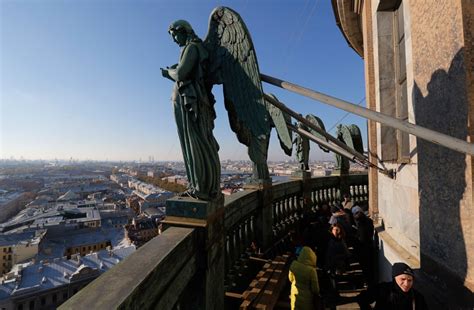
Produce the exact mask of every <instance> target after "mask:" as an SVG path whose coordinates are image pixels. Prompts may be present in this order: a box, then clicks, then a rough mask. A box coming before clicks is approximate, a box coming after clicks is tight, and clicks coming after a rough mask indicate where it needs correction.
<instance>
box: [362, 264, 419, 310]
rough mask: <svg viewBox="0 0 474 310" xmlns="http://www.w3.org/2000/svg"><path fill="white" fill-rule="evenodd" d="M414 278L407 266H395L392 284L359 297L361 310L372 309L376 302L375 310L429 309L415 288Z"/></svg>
mask: <svg viewBox="0 0 474 310" xmlns="http://www.w3.org/2000/svg"><path fill="white" fill-rule="evenodd" d="M414 277H415V274H414V272H413V270H412V269H411V268H410V267H409V266H408V265H407V264H405V263H395V264H393V267H392V279H393V280H392V282H384V283H379V284H377V285H376V286H375V287H373V288H370V287H369V289H368V290H367V291H366V292H362V293H361V294H360V295H359V296H358V297H357V299H358V303H359V306H360V308H361V309H362V310H365V309H372V308H371V306H370V304H371V303H373V302H374V301H375V309H383V310H392V309H393V310H405V309H407V310H408V309H410V310H412V309H413V310H415V309H416V310H425V309H428V307H427V305H426V302H425V299H424V297H423V295H421V294H420V293H419V292H418V291H417V290H415V289H414V288H413V280H414Z"/></svg>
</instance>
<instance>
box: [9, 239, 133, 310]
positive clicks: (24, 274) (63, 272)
mask: <svg viewBox="0 0 474 310" xmlns="http://www.w3.org/2000/svg"><path fill="white" fill-rule="evenodd" d="M135 249H136V248H135V246H133V245H131V246H128V247H124V248H120V249H114V250H102V251H99V252H97V253H93V254H89V255H86V256H84V257H80V256H79V255H74V256H72V258H71V259H65V258H58V259H54V260H51V261H46V260H44V261H41V262H37V263H29V264H23V265H16V266H15V267H14V270H13V271H12V272H11V273H9V274H8V275H6V276H5V277H4V279H3V280H2V284H1V285H0V308H1V309H5V310H23V309H24V310H26V309H55V308H57V307H58V306H59V305H61V304H62V303H64V302H65V301H66V300H67V299H69V298H70V297H71V296H73V295H74V294H76V293H77V292H78V291H79V290H80V289H81V288H83V287H84V286H86V285H87V284H88V283H89V282H91V281H93V280H94V279H95V278H97V277H98V276H99V275H100V274H102V273H104V272H106V271H107V270H109V269H110V268H112V267H113V266H115V265H116V264H118V263H119V262H121V261H122V260H123V259H125V258H126V257H127V256H129V255H130V254H132V253H133V252H134V251H135Z"/></svg>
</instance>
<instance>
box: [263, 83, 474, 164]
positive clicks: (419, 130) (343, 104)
mask: <svg viewBox="0 0 474 310" xmlns="http://www.w3.org/2000/svg"><path fill="white" fill-rule="evenodd" d="M260 77H261V79H262V81H264V82H267V83H269V84H272V85H275V86H278V87H281V88H283V89H286V90H289V91H292V92H294V93H297V94H300V95H303V96H305V97H308V98H311V99H315V100H317V101H320V102H323V103H326V104H329V105H331V106H334V107H336V108H339V109H342V110H345V111H348V112H351V113H353V114H357V115H359V116H362V117H364V118H367V119H370V120H373V121H376V122H378V123H381V124H384V125H386V126H389V127H393V128H396V129H398V130H401V131H403V132H406V133H409V134H412V135H414V136H416V137H419V138H422V139H424V140H426V141H430V142H432V143H435V144H438V145H442V146H444V147H447V148H449V149H452V150H455V151H458V152H460V153H464V154H468V155H471V156H473V155H474V144H472V143H468V142H466V141H464V140H461V139H457V138H454V137H451V136H448V135H445V134H443V133H439V132H437V131H434V130H431V129H427V128H424V127H421V126H418V125H415V124H412V123H409V122H407V121H402V120H399V119H397V118H395V117H392V116H389V115H386V114H383V113H380V112H376V111H373V110H370V109H367V108H363V107H360V106H357V105H354V104H352V103H350V102H348V101H344V100H341V99H337V98H334V97H331V96H329V95H325V94H323V93H320V92H317V91H314V90H311V89H308V88H304V87H301V86H298V85H296V84H292V83H289V82H286V81H283V80H280V79H277V78H274V77H271V76H268V75H265V74H260Z"/></svg>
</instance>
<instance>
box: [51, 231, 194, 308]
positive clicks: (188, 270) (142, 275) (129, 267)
mask: <svg viewBox="0 0 474 310" xmlns="http://www.w3.org/2000/svg"><path fill="white" fill-rule="evenodd" d="M194 231H195V230H194V229H189V228H178V227H170V228H169V229H167V230H165V231H164V232H163V234H161V235H159V236H157V237H155V238H153V239H152V240H150V241H149V242H148V243H146V244H145V245H144V246H143V247H141V248H139V249H138V250H137V251H136V252H135V253H133V254H132V255H130V256H129V257H127V258H126V259H125V260H123V261H122V262H120V263H119V264H118V265H117V266H115V267H114V268H112V269H111V270H109V271H108V272H106V273H104V274H103V275H102V276H100V277H99V278H97V279H96V280H95V281H93V282H91V283H90V284H89V285H87V286H86V287H85V288H83V289H82V290H81V291H79V292H78V293H77V294H76V295H74V296H73V297H72V298H71V299H69V300H68V301H67V302H66V303H64V304H63V305H61V307H59V309H75V310H76V309H84V310H90V309H117V308H127V307H130V306H132V305H134V307H135V306H137V307H139V308H143V307H144V308H147V307H148V306H150V307H151V308H153V307H152V306H151V305H153V303H154V302H158V301H159V300H160V299H163V300H166V301H167V302H168V304H167V306H169V307H170V308H171V307H172V306H173V305H174V304H175V303H176V301H177V300H176V299H177V298H178V297H179V295H180V292H179V291H177V290H176V289H177V288H180V289H183V288H184V286H183V285H175V283H174V282H176V281H179V282H183V283H184V284H186V283H187V281H188V280H189V279H188V278H190V277H192V276H193V275H194V273H195V270H196V263H195V253H196V249H195V240H194V239H195V238H194ZM178 275H180V277H181V278H178ZM170 287H172V288H175V290H173V291H171V292H169V290H170Z"/></svg>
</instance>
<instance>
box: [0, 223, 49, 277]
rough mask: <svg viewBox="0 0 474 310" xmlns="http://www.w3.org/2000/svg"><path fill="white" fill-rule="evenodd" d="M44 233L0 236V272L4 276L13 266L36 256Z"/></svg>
mask: <svg viewBox="0 0 474 310" xmlns="http://www.w3.org/2000/svg"><path fill="white" fill-rule="evenodd" d="M44 234H45V231H38V232H26V233H16V234H8V235H6V234H3V235H0V272H1V274H4V273H6V272H8V271H10V269H11V268H12V266H13V265H15V264H18V263H21V262H24V261H26V260H28V259H31V258H33V257H35V256H36V255H37V254H38V245H39V243H40V242H41V239H42V238H43V236H44Z"/></svg>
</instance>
